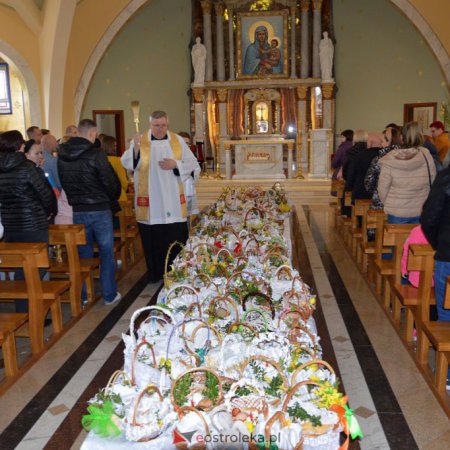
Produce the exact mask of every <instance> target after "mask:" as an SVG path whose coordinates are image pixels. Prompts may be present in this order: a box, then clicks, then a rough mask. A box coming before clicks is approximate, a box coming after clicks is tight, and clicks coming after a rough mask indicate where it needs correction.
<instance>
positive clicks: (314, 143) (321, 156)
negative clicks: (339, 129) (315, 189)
mask: <svg viewBox="0 0 450 450" xmlns="http://www.w3.org/2000/svg"><path fill="white" fill-rule="evenodd" d="M330 135H331V136H332V133H331V130H329V129H326V128H321V129H317V130H311V157H310V163H311V166H310V168H309V176H310V177H312V178H328V177H329V170H330Z"/></svg>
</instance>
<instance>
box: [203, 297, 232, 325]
mask: <svg viewBox="0 0 450 450" xmlns="http://www.w3.org/2000/svg"><path fill="white" fill-rule="evenodd" d="M208 314H209V315H210V317H212V318H215V317H216V318H219V319H225V318H228V317H230V316H232V315H234V318H233V321H236V320H239V310H238V306H237V305H236V302H235V301H234V300H233V299H232V298H231V297H228V296H217V297H214V298H213V299H211V300H210V302H209V307H208Z"/></svg>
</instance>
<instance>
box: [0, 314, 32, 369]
mask: <svg viewBox="0 0 450 450" xmlns="http://www.w3.org/2000/svg"><path fill="white" fill-rule="evenodd" d="M27 320H28V314H24V313H21V314H14V313H12V314H9V313H2V314H0V346H1V347H2V352H3V362H4V364H5V374H6V376H7V377H12V376H14V375H16V374H17V370H18V367H17V355H16V340H15V334H14V332H15V331H16V330H17V328H19V327H20V326H22V325H23V324H24V323H25V322H26V321H27Z"/></svg>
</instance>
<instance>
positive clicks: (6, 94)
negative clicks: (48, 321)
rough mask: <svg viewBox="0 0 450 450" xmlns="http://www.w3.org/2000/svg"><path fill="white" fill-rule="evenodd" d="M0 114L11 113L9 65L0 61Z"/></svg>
mask: <svg viewBox="0 0 450 450" xmlns="http://www.w3.org/2000/svg"><path fill="white" fill-rule="evenodd" d="M0 114H12V105H11V88H10V85H9V66H8V64H7V63H5V62H0Z"/></svg>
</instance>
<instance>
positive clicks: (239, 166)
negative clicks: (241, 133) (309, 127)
mask: <svg viewBox="0 0 450 450" xmlns="http://www.w3.org/2000/svg"><path fill="white" fill-rule="evenodd" d="M294 144H295V140H293V139H281V138H279V139H276V138H272V139H243V140H238V141H230V140H227V141H223V145H224V148H225V174H226V175H225V178H226V179H228V180H229V179H231V178H232V179H233V180H242V179H256V180H260V179H270V180H272V179H274V180H284V179H286V175H285V174H284V169H283V145H287V147H288V178H292V150H293V148H294ZM233 147H234V158H235V169H236V173H235V174H234V175H233V176H232V155H231V149H232V148H233Z"/></svg>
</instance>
